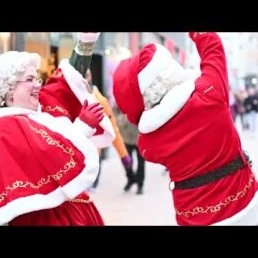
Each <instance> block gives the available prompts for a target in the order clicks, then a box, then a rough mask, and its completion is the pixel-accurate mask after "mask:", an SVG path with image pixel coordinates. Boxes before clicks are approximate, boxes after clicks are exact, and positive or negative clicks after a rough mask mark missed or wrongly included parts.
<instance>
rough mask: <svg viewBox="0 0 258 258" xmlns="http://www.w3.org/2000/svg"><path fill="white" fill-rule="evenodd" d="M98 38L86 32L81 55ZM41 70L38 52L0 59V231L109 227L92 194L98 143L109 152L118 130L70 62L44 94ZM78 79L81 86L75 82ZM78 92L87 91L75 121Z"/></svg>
mask: <svg viewBox="0 0 258 258" xmlns="http://www.w3.org/2000/svg"><path fill="white" fill-rule="evenodd" d="M81 37H83V40H84V42H83V43H82V42H81ZM97 38H98V34H96V33H82V34H80V33H79V34H78V41H77V43H76V46H75V48H76V47H77V46H78V44H81V45H84V46H85V45H86V46H87V50H88V52H87V53H88V54H89V49H90V48H91V49H92V48H93V46H94V44H95V41H96V40H97ZM39 63H40V56H39V55H38V54H36V53H28V52H17V51H9V52H6V53H4V54H1V55H0V100H1V101H0V106H1V108H0V124H1V131H0V134H1V141H0V148H1V154H2V155H1V156H0V162H1V168H0V173H1V178H2V180H1V184H0V192H1V193H2V197H1V201H0V224H1V225H10V226H16V225H18V226H69V225H74V226H79V225H81V226H87V225H90V226H94V225H95V226H103V225H104V221H103V218H102V216H101V214H100V213H99V211H98V209H97V208H96V206H95V204H94V203H93V200H92V199H91V197H90V195H89V194H88V193H87V192H85V189H86V188H87V187H88V186H89V185H91V184H92V183H93V181H94V180H95V178H96V176H97V173H98V169H99V156H98V151H97V148H96V145H95V143H94V141H101V139H102V146H106V147H107V146H109V145H110V144H111V143H112V141H113V139H114V131H113V129H112V126H111V124H109V120H108V118H107V117H106V116H105V114H104V112H103V107H102V106H101V105H100V104H99V103H98V102H94V101H93V100H92V99H91V98H90V97H91V96H90V93H89V92H87V88H86V87H85V81H84V79H83V77H82V76H81V75H80V74H79V73H78V71H76V69H75V68H74V66H72V65H71V64H70V63H69V60H68V62H65V64H60V67H59V69H58V71H57V72H56V73H55V74H54V75H53V78H52V79H53V80H51V79H50V80H48V81H47V82H46V85H45V86H44V87H41V85H42V80H41V79H40V78H39V77H37V68H38V66H39ZM87 64H88V65H90V62H88V63H87ZM67 71H69V72H68V73H67ZM72 79H73V82H74V83H76V85H75V84H69V83H68V82H69V81H70V80H72ZM73 86H76V89H77V87H78V88H83V89H81V92H80V97H81V99H80V101H81V104H80V105H78V113H77V114H76V115H75V113H74V106H73V104H74V103H77V102H76V101H74V100H75V99H76V95H75V93H74V90H75V89H74V88H73ZM81 86H83V87H81ZM73 101H74V102H73ZM80 101H79V100H78V102H79V103H80ZM10 128H11V129H10Z"/></svg>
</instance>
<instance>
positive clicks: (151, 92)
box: [143, 59, 200, 110]
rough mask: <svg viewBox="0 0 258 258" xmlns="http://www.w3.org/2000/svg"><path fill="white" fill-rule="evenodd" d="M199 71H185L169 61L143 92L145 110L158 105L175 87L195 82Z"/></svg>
mask: <svg viewBox="0 0 258 258" xmlns="http://www.w3.org/2000/svg"><path fill="white" fill-rule="evenodd" d="M199 75H200V71H198V70H194V69H185V68H183V66H181V65H180V64H179V63H178V62H177V61H176V60H174V59H171V60H170V61H169V62H168V63H167V65H166V66H165V69H164V70H163V71H162V72H161V73H160V75H159V76H158V77H156V78H155V80H154V81H153V82H152V84H151V85H149V86H148V87H147V88H146V89H145V90H144V92H143V100H144V106H145V110H149V109H151V108H153V107H154V106H156V105H157V104H159V103H160V101H161V100H162V99H163V97H164V96H165V95H166V94H167V93H168V92H169V91H170V90H171V89H172V88H174V87H175V86H177V85H180V84H182V83H183V82H185V81H187V80H191V79H193V80H195V79H197V77H198V76H199Z"/></svg>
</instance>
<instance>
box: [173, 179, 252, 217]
mask: <svg viewBox="0 0 258 258" xmlns="http://www.w3.org/2000/svg"><path fill="white" fill-rule="evenodd" d="M253 182H254V175H253V174H252V175H251V176H250V178H249V181H248V183H247V184H246V185H245V187H244V189H243V190H242V191H239V192H237V193H236V194H235V195H230V196H228V197H227V198H226V199H225V200H224V201H221V202H220V203H218V204H216V205H211V206H206V207H195V208H193V209H192V210H188V211H179V210H176V214H177V215H178V216H182V217H186V218H189V217H190V216H195V215H198V214H204V213H215V212H218V211H220V210H221V209H223V208H225V207H226V206H228V205H229V204H231V203H232V202H235V201H238V200H239V199H240V198H243V197H244V196H245V195H246V193H247V191H248V190H250V188H251V186H252V183H253Z"/></svg>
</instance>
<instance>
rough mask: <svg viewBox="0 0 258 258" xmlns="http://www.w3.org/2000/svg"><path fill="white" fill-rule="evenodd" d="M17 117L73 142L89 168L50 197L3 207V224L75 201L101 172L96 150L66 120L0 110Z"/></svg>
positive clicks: (29, 198) (26, 199) (19, 110)
mask: <svg viewBox="0 0 258 258" xmlns="http://www.w3.org/2000/svg"><path fill="white" fill-rule="evenodd" d="M15 114H25V115H28V116H29V117H30V118H31V119H32V120H34V121H36V122H38V123H40V124H42V125H44V126H46V127H48V128H49V129H50V130H52V131H54V132H57V133H59V134H61V135H63V136H64V137H65V138H66V139H68V140H70V141H71V142H72V143H73V144H74V146H75V147H76V148H77V149H79V150H80V151H81V152H82V153H83V155H84V157H85V159H86V166H85V167H84V169H83V170H82V171H81V173H80V174H79V175H78V176H77V177H76V178H74V179H73V180H71V181H70V182H69V183H67V184H66V185H65V186H63V187H59V188H58V189H56V190H55V191H54V192H51V193H49V194H47V195H39V194H36V195H32V196H27V197H24V198H19V199H16V200H14V201H12V202H9V203H8V204H7V205H5V206H4V207H1V208H0V224H4V223H8V222H9V221H10V220H12V219H13V218H14V217H16V216H18V215H20V214H24V213H28V212H30V211H35V210H40V209H48V208H53V207H56V206H58V205H60V204H62V203H63V202H64V201H67V200H69V199H73V198H75V197H76V196H77V195H79V194H80V193H81V192H83V191H84V190H85V189H86V188H87V187H89V186H91V185H92V183H93V182H94V180H95V179H96V176H97V174H98V170H99V154H98V150H97V148H96V146H95V145H94V144H93V143H92V141H91V140H90V139H88V138H87V137H85V136H84V134H83V133H82V132H81V130H78V128H77V127H76V126H74V124H73V123H71V121H70V120H69V119H68V118H67V117H55V118H54V117H52V116H51V115H49V114H48V113H44V112H43V113H42V112H37V111H33V110H28V109H23V108H14V107H10V108H7V107H6V108H1V109H0V117H3V116H7V115H15Z"/></svg>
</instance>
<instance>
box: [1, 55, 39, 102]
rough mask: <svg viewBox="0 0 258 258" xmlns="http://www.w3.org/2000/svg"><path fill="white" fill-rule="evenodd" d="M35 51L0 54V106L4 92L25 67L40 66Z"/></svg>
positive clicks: (17, 78) (37, 67)
mask: <svg viewBox="0 0 258 258" xmlns="http://www.w3.org/2000/svg"><path fill="white" fill-rule="evenodd" d="M40 61H41V58H40V55H39V54H37V53H29V52H25V51H23V52H18V51H9V52H6V53H3V54H1V55H0V107H1V106H3V105H4V99H5V95H6V93H7V92H8V91H9V89H10V87H11V86H13V85H14V84H15V82H16V81H17V80H19V78H20V77H21V76H22V75H23V73H24V72H25V71H26V67H28V66H35V68H36V69H39V67H40Z"/></svg>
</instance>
